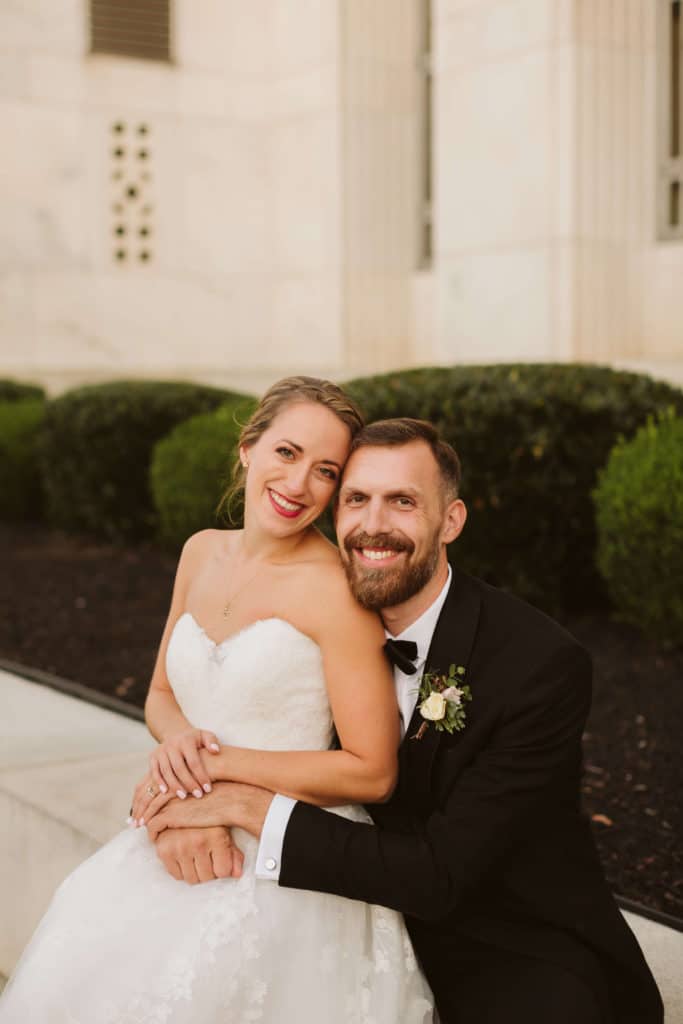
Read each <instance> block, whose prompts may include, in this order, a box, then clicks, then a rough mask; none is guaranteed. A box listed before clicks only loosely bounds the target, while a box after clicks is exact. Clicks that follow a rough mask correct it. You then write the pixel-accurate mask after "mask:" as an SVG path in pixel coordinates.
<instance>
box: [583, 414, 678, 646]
mask: <svg viewBox="0 0 683 1024" xmlns="http://www.w3.org/2000/svg"><path fill="white" fill-rule="evenodd" d="M594 498H595V506H596V520H597V528H598V566H599V568H600V571H601V573H602V575H603V577H604V579H605V582H606V584H607V589H608V591H609V595H610V597H611V598H612V601H613V603H614V605H615V608H616V609H617V612H618V613H619V617H620V618H622V619H623V620H624V621H626V622H631V623H633V624H634V625H636V626H640V627H641V628H642V629H643V630H644V631H645V632H646V633H649V634H650V635H652V636H653V637H654V638H655V639H657V640H659V641H663V642H664V643H669V644H683V419H680V418H679V419H676V418H674V417H673V416H672V415H669V416H665V417H662V418H661V419H660V420H659V422H657V423H655V422H654V421H653V420H650V421H649V422H648V423H647V424H646V425H645V426H644V427H641V429H640V430H639V431H638V433H637V434H636V436H635V437H634V438H633V439H632V440H631V441H629V442H624V441H620V442H619V443H618V444H617V445H616V446H615V448H614V449H613V450H612V454H611V455H610V458H609V462H608V463H607V466H606V467H605V469H604V470H603V471H602V472H601V474H600V477H599V483H598V486H597V487H596V489H595V491H594Z"/></svg>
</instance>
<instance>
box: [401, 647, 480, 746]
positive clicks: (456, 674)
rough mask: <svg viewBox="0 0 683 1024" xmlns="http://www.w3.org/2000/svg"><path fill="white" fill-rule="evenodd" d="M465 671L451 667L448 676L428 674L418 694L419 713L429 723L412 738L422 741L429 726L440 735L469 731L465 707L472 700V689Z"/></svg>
mask: <svg viewBox="0 0 683 1024" xmlns="http://www.w3.org/2000/svg"><path fill="white" fill-rule="evenodd" d="M464 678H465V669H464V668H463V666H462V665H458V666H457V667H456V666H455V665H451V667H450V668H449V670H448V675H447V676H446V675H438V674H437V673H434V672H425V674H424V675H423V676H422V682H421V683H420V689H419V692H418V700H419V702H420V703H419V705H418V706H419V711H420V714H421V715H422V717H423V718H424V719H425V721H424V722H423V723H422V725H421V726H420V728H419V729H418V730H417V732H416V733H415V734H414V735H413V736H411V737H410V738H411V739H413V740H421V739H422V737H423V736H424V734H425V732H426V730H427V729H428V728H429V723H430V722H433V723H434V728H435V729H436V730H437V732H449V733H454V732H460V731H461V729H464V728H465V717H466V715H465V707H464V705H465V704H466V703H467V702H468V701H470V700H472V694H471V693H470V688H469V686H464V685H463V680H464Z"/></svg>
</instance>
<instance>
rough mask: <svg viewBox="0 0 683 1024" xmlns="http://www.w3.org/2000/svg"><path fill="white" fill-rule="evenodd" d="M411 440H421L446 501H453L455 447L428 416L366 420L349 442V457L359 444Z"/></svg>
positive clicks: (385, 445)
mask: <svg viewBox="0 0 683 1024" xmlns="http://www.w3.org/2000/svg"><path fill="white" fill-rule="evenodd" d="M411 441H424V443H425V444H426V445H427V446H428V448H429V450H430V451H431V453H432V455H433V456H434V459H435V461H436V464H437V466H438V467H439V473H440V475H441V480H442V483H443V491H444V498H445V500H446V502H449V501H454V500H455V498H457V497H458V494H459V490H460V479H461V477H462V471H461V468H460V459H459V458H458V453H457V452H456V450H455V448H453V447H452V446H451V445H450V444H449V443H448V442H447V441H444V440H443V438H442V437H441V436H440V434H439V431H438V430H437V429H436V427H435V426H434V425H433V424H432V423H429V422H428V421H427V420H413V419H410V417H408V416H400V417H397V418H396V419H391V420H376V421H375V422H374V423H368V424H367V425H366V426H365V427H363V428H362V429H361V430H359V432H358V433H357V434H356V436H355V437H354V439H353V441H352V442H351V451H350V452H349V457H351V455H353V453H354V452H357V451H358V449H359V448H399V447H402V446H403V445H404V444H410V442H411Z"/></svg>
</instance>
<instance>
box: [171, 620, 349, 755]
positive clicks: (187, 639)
mask: <svg viewBox="0 0 683 1024" xmlns="http://www.w3.org/2000/svg"><path fill="white" fill-rule="evenodd" d="M166 671H167V675H168V679H169V682H170V683H171V686H172V687H173V692H174V694H175V697H176V700H177V701H178V703H179V705H180V708H181V710H182V712H183V714H184V715H185V717H186V718H187V719H188V720H189V721H190V722H192V724H193V725H194V726H195V727H197V728H200V729H210V730H212V731H213V732H215V733H216V735H217V736H218V738H219V740H220V742H221V743H226V744H233V745H236V746H241V747H255V748H260V749H265V750H325V749H327V748H328V747H329V745H330V740H331V737H332V728H333V727H332V714H331V711H330V707H329V703H328V699H327V693H326V690H325V677H324V674H323V664H322V654H321V651H320V648H319V647H318V645H317V644H316V643H315V641H313V640H311V638H310V637H308V636H306V635H305V633H302V632H300V631H299V630H298V629H296V628H295V627H294V626H292V625H291V624H290V623H289V622H286V621H285V620H284V619H278V618H269V619H261V620H258V621H256V622H252V623H251V625H249V626H246V627H245V628H244V629H242V630H240V632H239V633H235V634H233V635H232V636H230V637H228V638H227V639H226V640H224V641H223V642H222V643H215V642H214V641H213V640H212V639H211V638H210V637H209V636H208V635H207V634H206V632H205V631H204V630H203V629H202V628H201V626H200V625H199V624H198V623H197V621H196V620H195V618H194V617H193V616H192V615H191V614H190V612H185V614H184V615H181V617H180V618H179V619H178V621H177V622H176V625H175V629H174V630H173V633H172V635H171V639H170V641H169V645H168V650H167V654H166Z"/></svg>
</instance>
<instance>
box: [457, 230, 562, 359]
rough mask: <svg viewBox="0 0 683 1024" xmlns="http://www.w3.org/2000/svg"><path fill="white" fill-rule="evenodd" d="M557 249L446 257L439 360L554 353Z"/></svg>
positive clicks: (534, 356)
mask: <svg viewBox="0 0 683 1024" xmlns="http://www.w3.org/2000/svg"><path fill="white" fill-rule="evenodd" d="M551 275H552V263H551V249H550V246H548V245H540V246H529V247H528V248H526V249H522V248H520V247H515V248H511V249H502V248H498V249H486V250H482V251H479V252H468V253H463V254H462V255H460V256H457V257H448V258H444V260H443V270H442V276H441V280H440V282H439V285H440V287H439V291H438V297H437V303H438V317H439V323H438V344H437V355H438V361H439V362H444V363H455V362H465V363H478V362H498V361H501V362H504V361H513V360H517V359H519V360H543V359H545V358H547V357H548V356H549V354H550V353H549V334H550V323H551V295H552V277H551Z"/></svg>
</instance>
